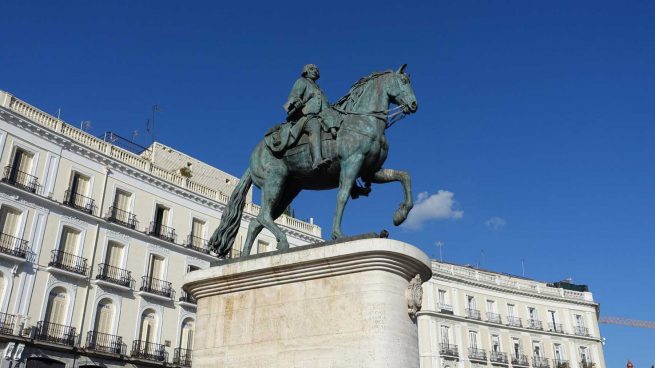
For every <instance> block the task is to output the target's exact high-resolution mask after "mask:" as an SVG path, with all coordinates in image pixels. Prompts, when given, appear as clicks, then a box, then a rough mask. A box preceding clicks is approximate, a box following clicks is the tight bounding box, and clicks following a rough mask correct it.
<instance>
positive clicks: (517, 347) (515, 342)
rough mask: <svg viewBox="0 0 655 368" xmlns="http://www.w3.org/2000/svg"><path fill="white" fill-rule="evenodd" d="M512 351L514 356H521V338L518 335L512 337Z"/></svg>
mask: <svg viewBox="0 0 655 368" xmlns="http://www.w3.org/2000/svg"><path fill="white" fill-rule="evenodd" d="M512 353H513V354H514V356H515V357H519V356H521V340H520V339H519V338H518V337H512Z"/></svg>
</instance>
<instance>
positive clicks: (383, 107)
mask: <svg viewBox="0 0 655 368" xmlns="http://www.w3.org/2000/svg"><path fill="white" fill-rule="evenodd" d="M405 67H406V64H405V65H403V66H401V67H400V68H399V69H398V71H392V70H388V71H385V72H375V73H372V74H371V75H369V76H366V77H364V78H361V79H360V80H359V81H357V82H356V83H355V84H354V85H353V86H352V88H351V89H350V91H349V92H348V93H347V94H346V95H345V96H344V97H342V98H341V99H340V100H339V101H337V102H336V103H335V104H334V105H332V108H333V109H334V110H336V111H338V112H339V113H340V116H341V117H342V120H341V124H340V125H339V129H338V131H337V132H336V139H334V138H333V137H332V134H330V133H328V132H323V134H324V135H323V137H322V142H323V143H322V153H323V157H325V158H328V159H330V163H329V165H328V166H327V167H322V168H320V169H317V170H315V169H313V168H312V160H311V157H310V153H309V149H308V147H307V144H306V143H307V139H306V136H304V137H302V138H300V139H299V141H298V142H296V143H295V144H294V145H293V146H292V147H290V148H289V149H287V150H286V151H285V152H283V153H282V154H280V153H279V152H274V151H273V150H271V149H270V148H269V146H267V144H266V142H265V141H264V140H262V141H261V142H259V143H258V144H257V146H256V147H255V150H254V151H253V153H252V155H251V156H250V167H249V168H248V169H247V170H246V172H245V173H244V174H243V176H242V177H241V180H240V181H239V183H238V184H237V186H236V187H235V188H234V191H233V192H232V195H231V196H230V199H229V201H228V203H227V206H226V208H225V211H224V212H223V216H222V217H221V222H220V225H219V226H218V228H217V229H216V231H214V233H213V235H212V236H211V238H210V240H209V248H210V249H211V250H213V251H214V252H216V253H217V254H218V256H219V257H225V256H226V255H227V254H228V253H229V252H230V250H231V249H232V245H233V243H234V239H235V238H236V235H237V231H238V230H239V226H240V223H241V215H242V214H243V208H244V206H245V201H246V195H247V193H248V190H249V189H250V187H251V186H252V184H253V183H254V184H255V185H256V186H257V187H258V188H260V189H261V209H260V211H259V214H258V215H257V217H256V218H254V219H252V221H251V222H250V225H249V226H248V235H247V237H246V241H245V243H244V247H243V250H242V253H241V254H242V256H247V255H249V254H250V249H251V247H252V245H253V242H254V241H255V238H256V237H257V235H259V233H260V232H261V231H262V229H263V228H266V229H268V230H269V231H270V232H271V233H273V235H274V236H275V238H276V240H277V249H278V250H284V249H288V248H289V243H288V242H287V237H286V234H284V232H283V231H282V230H281V229H280V228H279V227H278V226H277V225H276V224H275V219H277V218H278V217H279V216H280V215H282V213H283V212H284V210H285V209H286V208H287V207H288V206H289V204H290V203H291V201H292V200H293V199H294V198H295V197H296V196H297V195H298V193H300V191H301V190H303V189H310V190H325V189H333V188H337V187H338V188H339V192H338V194H337V206H336V211H335V213H334V218H333V221H332V234H331V235H332V239H338V238H341V237H343V236H344V235H343V233H342V232H341V220H342V218H343V210H344V207H345V206H346V203H347V202H348V197H349V196H351V195H352V196H353V198H356V197H357V196H358V195H359V194H364V195H366V194H368V193H367V192H366V191H365V190H366V189H368V190H369V191H370V183H376V184H379V183H389V182H392V181H399V182H401V183H402V187H403V191H404V195H405V199H404V201H403V202H402V203H401V204H400V206H399V208H398V209H396V211H395V212H394V215H393V223H394V225H396V226H398V225H400V224H401V223H403V221H405V219H406V218H407V215H408V214H409V211H410V210H411V209H412V207H413V205H414V204H413V202H412V191H411V184H410V177H409V174H408V173H407V172H405V171H399V170H393V169H383V168H382V164H384V161H385V160H386V159H387V153H388V150H389V145H388V143H387V139H386V137H385V135H384V132H385V130H386V129H387V128H388V127H389V125H390V121H389V118H390V117H392V116H393V115H397V114H398V113H399V111H398V112H396V113H394V114H391V115H390V112H391V111H392V110H389V105H390V103H394V104H395V105H397V106H398V107H397V108H395V109H393V110H394V111H395V110H397V109H398V110H402V113H404V114H410V113H414V112H416V110H417V108H418V105H417V102H416V97H415V96H414V91H413V89H412V87H411V85H410V80H409V76H408V75H407V74H405V72H404V70H405ZM359 178H361V180H363V181H364V182H365V183H366V186H367V187H366V188H359V187H358V186H357V184H356V180H357V179H359ZM357 189H359V191H358V190H357Z"/></svg>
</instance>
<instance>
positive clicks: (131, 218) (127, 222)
mask: <svg viewBox="0 0 655 368" xmlns="http://www.w3.org/2000/svg"><path fill="white" fill-rule="evenodd" d="M107 221H109V222H114V223H116V224H119V225H121V226H125V227H128V228H130V229H135V228H136V226H137V224H138V223H139V222H138V221H137V220H136V215H135V214H133V213H130V212H127V211H124V210H122V209H120V208H117V207H114V206H111V207H109V211H108V212H107Z"/></svg>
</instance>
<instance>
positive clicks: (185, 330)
mask: <svg viewBox="0 0 655 368" xmlns="http://www.w3.org/2000/svg"><path fill="white" fill-rule="evenodd" d="M181 330H182V331H181V335H180V348H181V349H186V350H193V332H194V330H195V322H194V321H193V319H191V318H187V319H185V320H184V322H182V329H181Z"/></svg>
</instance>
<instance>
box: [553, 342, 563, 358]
mask: <svg viewBox="0 0 655 368" xmlns="http://www.w3.org/2000/svg"><path fill="white" fill-rule="evenodd" d="M553 351H554V352H555V361H556V362H561V361H562V360H564V354H563V353H562V345H560V344H554V345H553Z"/></svg>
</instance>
